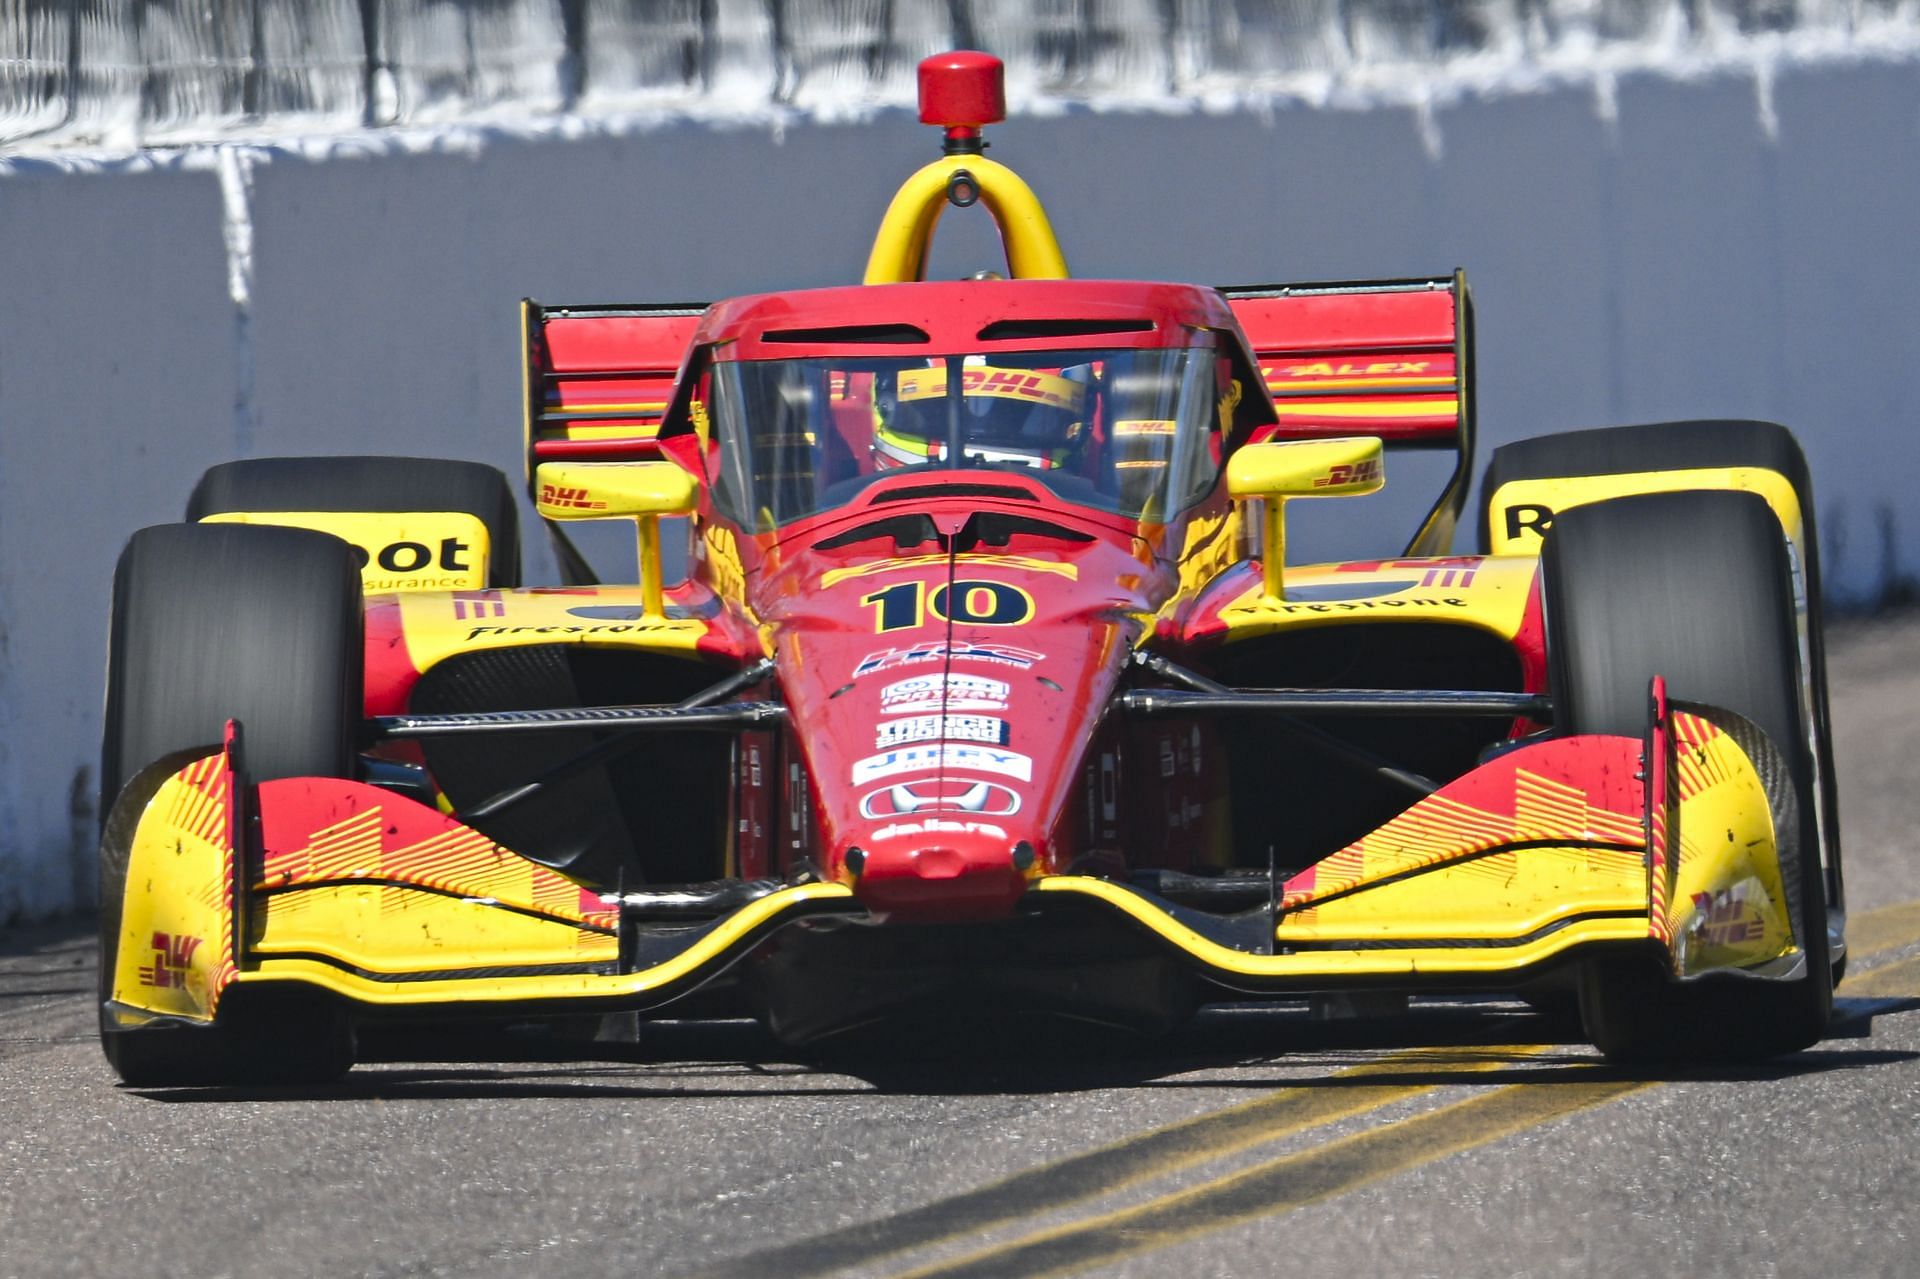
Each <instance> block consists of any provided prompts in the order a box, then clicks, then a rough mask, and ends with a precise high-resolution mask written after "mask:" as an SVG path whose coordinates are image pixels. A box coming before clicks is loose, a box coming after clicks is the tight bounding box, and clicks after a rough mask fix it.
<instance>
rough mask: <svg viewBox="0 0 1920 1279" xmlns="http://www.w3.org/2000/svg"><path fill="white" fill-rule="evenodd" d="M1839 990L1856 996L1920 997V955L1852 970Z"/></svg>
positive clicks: (1850, 996)
mask: <svg viewBox="0 0 1920 1279" xmlns="http://www.w3.org/2000/svg"><path fill="white" fill-rule="evenodd" d="M1840 994H1842V995H1844V996H1847V997H1849V998H1854V999H1920V955H1916V956H1914V957H1913V958H1912V959H1902V960H1898V961H1896V962H1894V963H1891V964H1887V965H1886V966H1884V967H1881V968H1874V969H1870V970H1868V971H1867V972H1864V973H1849V974H1847V979H1846V980H1845V981H1843V982H1841V983H1840Z"/></svg>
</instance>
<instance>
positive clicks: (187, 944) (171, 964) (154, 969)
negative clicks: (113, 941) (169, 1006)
mask: <svg viewBox="0 0 1920 1279" xmlns="http://www.w3.org/2000/svg"><path fill="white" fill-rule="evenodd" d="M199 949H200V939H199V938H198V937H188V936H185V935H184V934H182V935H170V934H167V933H155V934H154V935H153V963H151V964H149V965H147V966H145V967H143V968H141V970H140V984H141V985H142V986H155V987H159V988H161V989H173V988H176V987H181V986H185V985H186V984H187V970H188V968H189V967H191V966H192V964H193V952H194V951H196V950H199Z"/></svg>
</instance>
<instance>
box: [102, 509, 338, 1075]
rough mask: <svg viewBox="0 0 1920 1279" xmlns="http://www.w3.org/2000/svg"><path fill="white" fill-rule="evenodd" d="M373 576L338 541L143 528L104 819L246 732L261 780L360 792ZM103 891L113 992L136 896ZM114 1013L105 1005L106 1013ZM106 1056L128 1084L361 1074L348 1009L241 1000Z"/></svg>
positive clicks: (232, 527) (112, 699)
mask: <svg viewBox="0 0 1920 1279" xmlns="http://www.w3.org/2000/svg"><path fill="white" fill-rule="evenodd" d="M362 642H363V641H362V634H361V614H360V570H359V567H358V566H357V564H356V563H355V561H354V556H353V552H352V549H351V548H350V547H349V546H348V545H347V544H346V543H345V542H342V541H341V540H340V539H339V538H336V537H331V536H329V535H327V534H325V533H315V532H312V531H310V530H307V529H295V528H276V527H272V526H269V525H238V524H168V525H161V526H158V527H155V528H147V529H142V530H140V531H139V532H138V533H135V534H134V535H133V538H132V539H131V540H130V541H129V542H128V543H127V547H126V550H125V551H123V552H122V553H121V556H120V563H119V567H118V568H117V570H116V571H115V574H114V588H113V621H112V632H111V639H110V641H109V649H108V663H107V707H106V732H105V736H104V739H103V742H102V747H101V766H100V776H101V783H102V792H101V805H102V807H101V811H102V813H103V814H105V813H107V812H109V811H110V809H111V805H112V803H113V801H114V799H115V798H116V797H117V796H118V794H119V791H120V788H121V787H122V785H124V784H125V783H126V782H127V781H128V780H130V779H131V778H132V777H133V775H134V774H136V773H137V772H139V771H140V770H141V769H143V768H145V767H146V766H147V765H148V764H151V763H153V762H155V761H157V760H159V759H161V758H163V757H165V756H167V755H169V754H172V753H175V752H177V751H181V750H186V749H189V748H194V747H204V746H211V745H217V744H218V743H219V742H220V741H221V739H222V737H223V735H224V733H225V727H226V723H227V721H228V719H234V720H237V721H239V723H240V725H241V728H242V739H241V763H242V766H243V767H244V768H245V770H246V775H247V777H248V779H249V780H251V781H255V782H259V781H267V780H271V779H273V778H279V777H315V776H318V777H348V776H351V775H352V772H353V762H354V759H355V746H356V743H355V737H356V734H357V732H358V729H359V724H360V718H361V714H362V711H363V702H362V693H361V662H362V656H363V649H362ZM107 878H108V881H109V882H106V883H104V884H103V885H102V910H101V954H102V958H103V962H102V965H101V969H102V976H101V980H102V983H103V984H105V983H107V982H109V981H110V980H111V977H110V971H111V967H112V966H111V964H110V963H109V962H107V961H108V960H109V959H110V957H111V956H112V954H113V951H114V948H115V947H116V946H117V945H118V944H119V936H118V933H119V920H120V913H121V912H120V904H121V899H122V897H123V895H124V891H125V886H124V884H121V883H117V882H112V879H113V877H112V876H108V877H107ZM103 1002H104V1001H103ZM101 1042H102V1046H103V1047H104V1049H105V1051H106V1055H107V1060H108V1061H109V1062H110V1063H111V1064H112V1066H113V1068H114V1070H115V1071H116V1072H118V1073H119V1075H120V1077H121V1078H122V1079H124V1080H125V1081H126V1082H127V1083H129V1084H136V1085H142V1084H179V1083H257V1082H317V1081H320V1080H324V1079H330V1078H333V1077H335V1076H337V1075H339V1074H340V1073H341V1072H342V1071H344V1070H346V1069H347V1068H348V1067H349V1066H351V1065H352V1061H353V1056H352V1052H353V1049H352V1033H351V1027H350V1025H349V1024H348V1022H347V1020H346V1018H345V1016H344V1015H343V1013H342V1012H341V1010H340V1009H339V1007H338V1005H337V1004H335V1003H333V1002H332V1001H330V1000H327V999H325V998H324V997H323V996H318V995H312V996H309V995H306V994H304V993H295V994H292V995H281V996H277V997H272V998H271V1002H270V1003H269V1002H267V1001H266V1000H254V999H252V998H250V997H247V998H243V997H242V995H241V993H240V992H230V994H229V998H228V1001H227V1003H225V1004H223V1006H222V1008H221V1010H220V1014H219V1019H218V1021H217V1022H216V1023H215V1025H214V1026H212V1027H210V1028H206V1029H198V1028H193V1027H173V1026H150V1027H135V1028H127V1027H122V1026H119V1025H118V1024H114V1023H112V1020H111V1018H110V1017H109V1016H108V1014H107V1013H106V1011H105V1009H104V1006H103V1009H102V1014H101Z"/></svg>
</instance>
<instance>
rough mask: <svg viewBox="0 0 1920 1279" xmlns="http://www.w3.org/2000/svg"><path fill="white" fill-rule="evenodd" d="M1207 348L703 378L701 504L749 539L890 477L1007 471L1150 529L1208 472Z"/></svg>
mask: <svg viewBox="0 0 1920 1279" xmlns="http://www.w3.org/2000/svg"><path fill="white" fill-rule="evenodd" d="M1218 363H1219V360H1218V356H1217V353H1216V352H1215V351H1214V350H1213V348H1212V347H1210V346H1206V347H1174V348H1164V347H1162V348H1147V349H1124V348H1118V349H1093V350H1074V351H999V350H996V351H993V352H992V353H991V354H985V353H982V354H971V355H942V356H932V357H915V358H904V357H898V356H825V357H823V356H810V357H807V358H803V359H792V360H743V361H735V362H731V363H726V362H722V363H716V364H714V365H713V366H712V368H711V370H710V373H709V376H708V378H707V379H706V387H705V390H706V396H705V401H706V402H705V403H703V404H697V405H696V406H695V413H696V417H697V416H698V415H699V414H700V413H701V412H704V413H705V414H706V416H707V419H708V421H709V422H710V424H711V429H712V432H713V444H714V445H715V446H716V450H717V452H716V453H710V454H709V458H710V462H709V464H710V465H714V466H716V467H717V474H715V475H713V476H712V477H710V478H711V479H712V483H713V493H714V500H715V502H716V503H717V504H718V505H719V507H720V509H721V510H722V511H724V512H725V513H726V514H727V515H729V516H730V517H732V518H733V519H735V520H737V521H739V522H740V523H741V524H742V525H744V526H745V527H747V528H752V529H758V530H762V531H766V530H770V529H773V528H775V527H778V526H779V525H782V524H786V523H789V522H791V521H793V520H797V519H802V518H804V517H806V516H809V515H813V514H817V513H818V512H820V511H824V510H827V509H829V508H831V507H835V506H839V505H841V504H843V503H845V502H846V501H847V500H848V499H850V498H852V497H853V496H854V495H855V494H857V493H859V492H860V490H861V489H863V488H865V487H866V486H867V485H868V484H871V483H873V482H874V481H875V480H877V479H879V478H880V477H882V476H886V475H890V474H896V473H898V472H901V471H996V470H998V471H1019V472H1022V473H1024V474H1028V475H1031V476H1032V477H1034V478H1036V479H1038V480H1039V481H1040V482H1041V483H1043V484H1045V485H1046V486H1047V487H1048V488H1050V489H1052V490H1053V491H1054V492H1055V493H1057V494H1059V495H1060V496H1061V497H1062V498H1063V499H1065V500H1067V501H1070V502H1077V503H1080V504H1082V505H1086V506H1091V507H1095V508H1097V509H1099V510H1103V511H1111V512H1115V513H1117V514H1121V515H1125V516H1128V517H1133V518H1138V517H1142V516H1145V517H1147V518H1150V519H1165V518H1167V516H1168V515H1170V514H1172V513H1174V512H1177V511H1179V510H1181V509H1183V508H1185V507H1187V506H1189V505H1191V504H1192V503H1193V502H1194V501H1196V500H1197V499H1198V498H1200V497H1201V496H1202V495H1204V494H1205V493H1206V492H1207V491H1208V490H1209V489H1210V488H1211V487H1212V486H1213V482H1214V478H1215V476H1216V474H1217V473H1218V470H1219V452H1220V450H1219V435H1218V431H1219V422H1218V414H1217V413H1216V410H1215V406H1216V404H1217V403H1218V400H1219V392H1218V385H1219V382H1220V374H1219V373H1217V371H1216V369H1217V366H1218Z"/></svg>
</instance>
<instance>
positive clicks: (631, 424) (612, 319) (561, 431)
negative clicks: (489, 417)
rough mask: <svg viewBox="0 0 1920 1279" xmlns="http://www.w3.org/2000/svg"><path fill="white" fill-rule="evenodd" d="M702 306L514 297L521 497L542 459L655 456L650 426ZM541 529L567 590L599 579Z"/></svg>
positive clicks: (660, 415)
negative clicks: (522, 440)
mask: <svg viewBox="0 0 1920 1279" xmlns="http://www.w3.org/2000/svg"><path fill="white" fill-rule="evenodd" d="M705 312H706V307H705V306H704V305H702V304H699V303H678V304H657V303H656V304H647V303H612V304H608V305H601V306H543V305H541V304H540V303H538V302H535V301H534V300H532V299H531V298H522V299H521V300H520V350H521V355H522V359H523V361H524V362H523V363H522V365H521V368H522V370H523V372H522V387H521V394H522V400H523V405H524V409H523V411H524V414H525V420H526V449H527V493H528V496H530V497H534V498H536V499H537V498H538V494H537V493H535V492H534V487H535V485H534V479H533V476H534V470H535V468H536V467H538V466H539V465H540V463H542V462H642V461H648V460H650V459H653V458H657V457H659V456H660V448H659V444H658V442H657V441H658V437H659V434H660V423H661V421H662V419H664V418H665V417H666V415H667V405H668V404H669V403H670V402H671V401H672V399H673V384H674V382H675V380H676V379H677V378H678V377H679V374H680V362H681V360H682V359H683V358H685V356H686V353H687V348H688V347H689V346H690V345H692V342H693V333H694V330H695V329H696V328H697V327H699V324H700V317H701V316H702V315H703V314H705ZM546 525H547V535H548V537H549V538H550V539H551V540H552V542H553V549H554V555H555V558H556V559H557V560H558V561H559V565H560V576H561V580H562V581H563V582H564V583H565V584H566V585H568V586H589V585H592V584H594V583H595V582H598V581H599V580H600V579H599V575H598V574H596V573H595V572H594V570H593V566H592V565H591V564H589V563H587V560H586V557H585V556H583V555H582V554H581V553H580V549H579V548H578V547H577V546H575V545H574V544H573V541H572V539H571V538H569V537H568V536H567V535H566V533H565V531H564V530H562V529H561V527H560V525H558V524H556V523H554V522H553V521H551V520H549V521H546Z"/></svg>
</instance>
